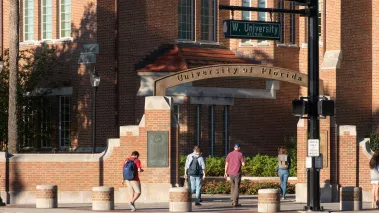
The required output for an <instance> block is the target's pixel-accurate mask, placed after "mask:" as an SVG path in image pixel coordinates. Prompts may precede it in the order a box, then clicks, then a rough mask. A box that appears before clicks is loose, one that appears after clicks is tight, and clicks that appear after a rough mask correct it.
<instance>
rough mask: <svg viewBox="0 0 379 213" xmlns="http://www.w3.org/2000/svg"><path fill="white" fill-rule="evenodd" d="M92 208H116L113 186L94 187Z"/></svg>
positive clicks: (104, 209)
mask: <svg viewBox="0 0 379 213" xmlns="http://www.w3.org/2000/svg"><path fill="white" fill-rule="evenodd" d="M92 210H101V211H107V210H114V188H113V187H108V186H99V187H92Z"/></svg>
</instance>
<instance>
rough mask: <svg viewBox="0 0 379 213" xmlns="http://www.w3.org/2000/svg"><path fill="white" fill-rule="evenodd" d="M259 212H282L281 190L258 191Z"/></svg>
mask: <svg viewBox="0 0 379 213" xmlns="http://www.w3.org/2000/svg"><path fill="white" fill-rule="evenodd" d="M258 212H266V213H274V212H280V192H279V189H259V190H258Z"/></svg>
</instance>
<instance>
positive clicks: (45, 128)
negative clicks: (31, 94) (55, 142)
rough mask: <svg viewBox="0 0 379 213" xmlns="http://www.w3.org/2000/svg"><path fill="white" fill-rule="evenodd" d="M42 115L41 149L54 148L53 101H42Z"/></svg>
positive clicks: (48, 99)
mask: <svg viewBox="0 0 379 213" xmlns="http://www.w3.org/2000/svg"><path fill="white" fill-rule="evenodd" d="M41 106H42V108H41V109H42V113H41V147H42V148H48V147H52V143H51V99H50V98H44V99H42V104H41Z"/></svg>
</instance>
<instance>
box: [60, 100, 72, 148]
mask: <svg viewBox="0 0 379 213" xmlns="http://www.w3.org/2000/svg"><path fill="white" fill-rule="evenodd" d="M70 106H71V98H70V97H68V96H60V97H59V142H60V146H61V147H68V146H70V130H71V129H70V128H71V119H70Z"/></svg>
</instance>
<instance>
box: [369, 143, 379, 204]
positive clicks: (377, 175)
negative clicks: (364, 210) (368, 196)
mask: <svg viewBox="0 0 379 213" xmlns="http://www.w3.org/2000/svg"><path fill="white" fill-rule="evenodd" d="M370 177H371V184H372V200H371V207H372V208H379V202H378V200H379V191H378V190H379V187H378V186H379V150H376V151H375V152H374V154H373V155H372V157H371V160H370Z"/></svg>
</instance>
